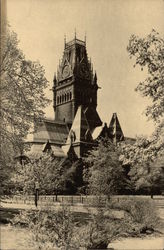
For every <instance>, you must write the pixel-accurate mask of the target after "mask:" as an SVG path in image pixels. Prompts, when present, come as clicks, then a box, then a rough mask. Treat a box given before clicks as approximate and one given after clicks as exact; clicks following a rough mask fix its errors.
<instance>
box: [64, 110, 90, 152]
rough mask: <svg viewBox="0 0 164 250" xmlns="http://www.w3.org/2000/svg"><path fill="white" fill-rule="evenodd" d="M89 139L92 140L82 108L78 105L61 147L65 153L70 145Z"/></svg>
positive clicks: (85, 141)
mask: <svg viewBox="0 0 164 250" xmlns="http://www.w3.org/2000/svg"><path fill="white" fill-rule="evenodd" d="M89 141H90V142H92V141H93V138H92V134H91V131H90V128H89V124H88V121H87V118H86V116H85V113H84V111H83V108H82V106H79V108H78V110H77V112H76V115H75V118H74V121H73V124H72V127H71V129H70V132H69V134H68V137H67V141H66V144H65V145H64V146H62V149H63V151H64V152H65V154H67V153H68V152H69V150H70V147H71V145H74V144H77V143H87V142H89Z"/></svg>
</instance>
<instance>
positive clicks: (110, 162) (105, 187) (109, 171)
mask: <svg viewBox="0 0 164 250" xmlns="http://www.w3.org/2000/svg"><path fill="white" fill-rule="evenodd" d="M84 160H85V165H86V167H85V171H84V177H85V180H86V182H87V183H88V191H89V193H90V194H94V195H111V194H117V193H122V192H123V190H124V191H125V189H126V188H128V186H129V183H128V181H127V179H126V177H125V175H124V171H123V168H122V165H121V163H120V161H119V154H118V152H117V148H116V147H115V146H114V145H113V144H112V143H111V142H110V141H106V140H102V141H100V142H99V144H98V147H96V148H95V149H93V150H91V151H90V153H89V154H88V157H86V158H85V159H84Z"/></svg>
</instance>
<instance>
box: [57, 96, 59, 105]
mask: <svg viewBox="0 0 164 250" xmlns="http://www.w3.org/2000/svg"><path fill="white" fill-rule="evenodd" d="M57 104H59V96H57Z"/></svg>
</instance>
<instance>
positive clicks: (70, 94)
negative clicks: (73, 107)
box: [69, 92, 72, 100]
mask: <svg viewBox="0 0 164 250" xmlns="http://www.w3.org/2000/svg"><path fill="white" fill-rule="evenodd" d="M69 96H70V100H72V93H71V92H70V93H69Z"/></svg>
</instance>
